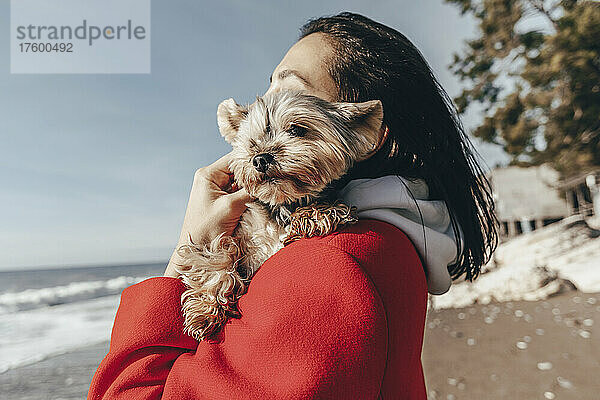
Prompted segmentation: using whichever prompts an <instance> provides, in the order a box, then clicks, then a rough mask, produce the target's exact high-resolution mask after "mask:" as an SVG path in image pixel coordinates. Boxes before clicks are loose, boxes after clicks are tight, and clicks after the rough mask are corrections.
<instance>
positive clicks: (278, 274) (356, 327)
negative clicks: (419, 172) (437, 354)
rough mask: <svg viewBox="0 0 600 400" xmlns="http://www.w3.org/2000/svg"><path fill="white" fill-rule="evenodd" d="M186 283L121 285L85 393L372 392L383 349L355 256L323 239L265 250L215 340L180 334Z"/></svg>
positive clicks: (383, 332)
mask: <svg viewBox="0 0 600 400" xmlns="http://www.w3.org/2000/svg"><path fill="white" fill-rule="evenodd" d="M182 291H183V285H182V284H181V283H180V282H179V281H177V280H175V279H168V278H155V279H151V280H147V281H144V282H142V283H140V284H137V285H134V286H132V287H131V288H129V289H127V290H126V291H125V292H124V293H123V295H122V300H121V306H120V307H119V311H118V313H117V318H116V320H115V326H114V329H113V334H112V340H111V347H110V352H109V354H108V355H107V356H106V358H105V359H104V361H103V362H102V364H101V366H100V368H99V369H98V372H97V373H96V375H95V377H94V380H93V382H92V387H91V389H90V394H89V398H91V399H100V398H105V399H159V398H162V399H375V398H377V397H378V395H379V390H380V386H381V382H382V379H383V373H384V369H385V363H386V354H387V327H386V321H385V313H384V310H383V305H382V303H381V299H380V298H379V296H378V295H377V292H376V290H375V288H374V287H373V285H372V283H371V281H370V280H369V279H368V277H367V276H366V274H365V273H364V271H363V270H362V269H361V267H360V266H359V265H358V262H357V261H356V260H355V259H354V258H353V257H352V256H350V255H348V254H347V253H345V252H344V251H342V250H340V249H338V248H336V247H334V246H332V245H329V244H327V243H326V241H323V240H319V239H318V238H317V239H316V240H302V241H298V242H295V243H293V244H291V245H289V246H287V247H286V248H285V249H283V250H282V251H280V252H279V253H277V254H276V255H275V256H273V257H271V259H269V260H268V261H267V262H266V263H265V264H264V265H263V266H262V267H261V269H260V270H259V271H258V273H257V274H256V276H255V277H254V278H253V280H252V283H251V285H250V289H249V291H248V293H247V294H246V295H245V296H244V297H242V299H241V300H240V308H241V311H242V315H243V316H242V318H241V319H239V320H237V319H236V320H231V321H230V322H229V323H228V324H227V326H226V328H225V330H224V331H223V333H222V335H221V336H220V338H219V339H218V340H215V341H212V342H200V343H198V342H194V341H193V339H191V338H190V337H187V336H185V335H183V334H182V333H181V324H182V318H181V311H180V307H179V295H180V294H181V292H182Z"/></svg>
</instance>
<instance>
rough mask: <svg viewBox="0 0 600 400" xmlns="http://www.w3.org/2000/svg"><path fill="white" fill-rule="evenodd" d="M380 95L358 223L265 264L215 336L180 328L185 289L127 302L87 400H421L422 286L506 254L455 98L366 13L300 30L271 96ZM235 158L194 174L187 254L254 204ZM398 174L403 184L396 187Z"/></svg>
mask: <svg viewBox="0 0 600 400" xmlns="http://www.w3.org/2000/svg"><path fill="white" fill-rule="evenodd" d="M285 89H295V90H303V91H306V92H308V93H310V94H313V95H315V96H319V97H321V98H324V99H326V100H329V101H346V102H362V101H367V100H371V99H380V100H381V101H382V103H383V108H384V114H385V116H384V125H385V126H386V127H387V128H388V135H387V137H384V139H383V140H382V141H381V143H380V145H379V150H378V151H377V152H376V153H375V154H374V155H373V156H372V157H370V158H369V159H368V160H365V161H363V162H361V163H359V164H358V165H356V166H355V167H354V168H353V169H352V170H351V171H350V172H349V173H348V176H347V179H345V180H344V184H346V183H348V181H350V182H349V183H348V184H347V185H346V186H345V187H343V188H342V187H340V196H341V197H343V198H344V200H345V201H346V202H348V203H352V204H355V205H357V207H358V209H359V212H360V213H359V217H361V220H360V221H359V223H358V224H356V225H353V226H350V227H348V228H345V229H343V230H342V231H340V232H337V233H334V234H332V235H329V236H327V237H316V238H311V239H302V240H299V241H297V242H295V243H293V244H290V245H289V246H287V247H285V248H284V249H282V250H281V251H279V252H278V253H277V254H275V255H274V256H273V257H271V258H270V259H269V260H268V261H267V262H266V263H265V264H264V265H263V266H262V267H261V269H260V270H259V271H258V273H257V274H256V275H255V277H254V278H253V280H252V283H251V285H250V288H249V290H248V293H247V294H246V295H244V296H243V297H242V299H241V300H240V304H239V306H240V309H241V311H242V317H241V319H235V320H231V321H230V322H229V323H228V324H227V325H226V327H225V329H224V330H223V332H222V335H221V336H220V337H219V338H218V340H213V341H210V342H200V343H198V342H196V341H195V340H194V339H192V338H191V337H189V336H186V335H184V334H183V333H182V316H181V306H180V296H181V294H182V292H183V291H184V286H183V284H182V283H181V281H180V280H178V279H176V278H177V273H176V272H175V268H174V263H173V261H171V262H170V263H169V265H168V266H167V269H166V271H165V277H162V278H152V279H149V280H146V281H144V282H141V283H139V284H137V285H134V286H132V287H130V288H128V289H126V290H125V291H124V292H123V295H122V298H121V305H120V307H119V311H118V313H117V317H116V320H115V325H114V328H113V333H112V339H111V346H110V351H109V353H108V355H107V356H106V358H105V359H104V360H103V362H102V364H101V365H100V367H99V369H98V371H97V372H96V375H95V376H94V380H93V382H92V385H91V388H90V392H89V398H90V399H100V398H106V399H134V398H135V399H150V398H153V399H154V398H163V399H184V398H185V399H316V398H323V399H346V398H348V399H376V398H386V399H397V398H402V399H425V398H426V390H425V384H424V379H423V372H422V368H421V359H420V357H421V347H422V340H423V329H424V322H425V314H426V308H427V307H426V303H427V291H428V289H429V291H430V292H431V293H438V294H439V293H443V292H444V291H446V290H447V289H448V286H449V284H450V278H453V279H457V278H459V277H463V276H464V277H465V278H466V279H474V278H476V277H477V275H478V273H479V269H480V267H481V265H483V264H484V263H485V262H486V261H487V259H488V258H489V256H490V254H491V252H492V251H493V249H494V246H495V244H496V231H495V220H494V217H493V202H492V200H491V197H490V193H489V188H488V185H487V182H486V181H485V178H484V177H483V175H482V173H481V170H480V168H479V166H478V165H477V163H476V162H475V159H474V156H473V153H472V150H471V147H470V144H469V141H468V139H467V137H466V135H465V133H464V131H463V129H462V127H461V125H460V122H459V121H458V119H457V117H456V115H455V113H454V110H453V107H452V105H451V102H450V101H449V99H448V97H447V95H446V93H445V92H444V91H443V89H442V88H441V87H440V85H439V84H438V82H437V81H436V79H435V78H434V77H433V74H432V72H431V70H430V69H429V67H428V66H427V63H426V62H425V60H424V59H423V57H422V56H421V55H420V53H419V52H418V50H417V49H416V48H415V47H414V46H413V45H412V44H411V43H410V41H409V40H408V39H407V38H405V37H404V36H403V35H402V34H400V33H398V32H396V31H395V30H393V29H391V28H389V27H386V26H384V25H381V24H379V23H377V22H374V21H372V20H370V19H368V18H365V17H363V16H360V15H357V14H351V13H342V14H339V15H336V16H333V17H325V18H319V19H316V20H313V21H310V22H308V23H307V24H306V25H305V26H304V27H303V28H302V34H301V38H300V40H299V41H298V42H297V43H296V44H294V46H292V48H291V49H290V50H289V51H288V53H287V54H286V55H285V57H284V58H283V60H282V61H281V63H280V64H279V65H278V66H277V67H276V68H275V71H274V72H273V75H272V76H271V84H270V87H269V91H277V90H285ZM227 165H228V156H224V157H223V158H221V159H220V160H218V161H217V162H215V163H214V164H212V165H210V166H208V167H206V168H203V169H200V170H198V172H197V173H196V176H195V178H194V184H193V187H192V192H191V195H190V201H189V204H188V209H187V212H186V216H185V220H184V224H183V228H182V233H181V236H180V242H179V244H180V245H182V244H186V243H189V241H192V242H194V243H199V242H202V241H205V240H210V239H211V238H214V237H215V236H217V235H218V234H220V233H221V232H226V233H227V234H231V233H232V232H233V230H234V228H235V226H236V224H237V222H238V219H239V217H240V215H241V214H242V213H243V211H244V210H245V208H246V206H245V203H246V202H248V201H250V200H251V199H250V198H249V196H248V195H247V193H246V192H245V191H244V190H243V189H240V190H238V191H236V192H231V193H227V192H226V191H225V188H227V187H229V186H230V181H231V176H230V172H229V171H228V169H227ZM400 177H402V178H400Z"/></svg>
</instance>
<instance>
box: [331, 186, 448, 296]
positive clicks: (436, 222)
mask: <svg viewBox="0 0 600 400" xmlns="http://www.w3.org/2000/svg"><path fill="white" fill-rule="evenodd" d="M340 197H341V199H343V201H344V203H345V204H348V205H351V206H356V208H357V209H358V218H359V219H363V218H371V219H376V220H380V221H384V222H387V223H389V224H392V225H394V226H396V227H397V228H399V229H400V230H402V231H403V232H404V233H405V234H406V235H407V236H408V237H409V238H410V240H411V241H412V243H413V244H414V245H415V248H416V249H417V252H418V253H419V255H420V257H421V261H422V262H423V267H424V268H425V274H426V276H427V288H428V291H429V293H431V294H444V293H446V292H447V291H448V289H450V285H451V284H452V279H451V278H450V274H449V272H448V268H447V267H448V265H449V264H452V263H454V262H455V260H456V256H457V253H456V247H457V246H456V243H457V239H456V236H455V235H454V231H453V229H452V222H451V220H450V213H449V212H448V207H447V206H446V203H445V202H444V201H443V200H429V188H428V187H427V184H426V183H425V182H424V181H423V180H408V179H405V178H402V177H399V176H396V175H389V176H384V177H381V178H375V179H356V180H353V181H350V182H349V183H348V184H347V185H346V186H345V187H344V188H343V189H342V190H341V191H340Z"/></svg>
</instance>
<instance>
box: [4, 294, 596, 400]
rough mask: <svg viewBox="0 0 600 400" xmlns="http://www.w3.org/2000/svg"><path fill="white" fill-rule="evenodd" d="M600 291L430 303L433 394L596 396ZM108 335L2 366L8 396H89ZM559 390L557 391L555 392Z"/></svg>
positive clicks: (15, 399) (425, 356)
mask: <svg viewBox="0 0 600 400" xmlns="http://www.w3.org/2000/svg"><path fill="white" fill-rule="evenodd" d="M599 324H600V293H583V292H580V291H571V292H567V293H561V294H559V295H556V296H553V297H551V298H548V299H546V300H538V301H510V302H502V303H498V302H491V303H489V304H485V305H484V304H474V305H471V306H467V307H463V308H453V309H441V310H429V311H428V315H427V321H426V325H425V337H424V344H423V352H422V361H423V370H424V374H425V381H426V384H427V390H428V393H429V395H428V399H430V400H438V399H444V400H459V399H473V400H480V399H486V400H496V399H498V400H500V399H507V398H514V399H521V398H522V399H549V400H552V399H561V400H562V399H573V400H576V399H577V400H581V399H592V398H595V396H596V394H597V393H598V392H600V381H598V380H597V379H596V375H597V374H595V371H597V370H598V368H600V335H599V334H598V325H599ZM108 346H109V343H108V342H103V343H100V344H96V345H91V346H86V347H83V348H80V349H77V350H75V351H72V352H69V353H64V354H60V355H56V356H52V357H49V358H47V359H45V360H43V361H40V362H36V363H33V364H29V365H26V366H22V367H18V368H15V369H10V370H8V371H6V372H4V373H1V374H0V393H3V396H5V397H3V399H6V400H45V399H59V398H60V399H62V400H67V399H68V400H71V399H73V400H74V399H82V398H85V396H86V395H87V392H88V388H89V385H90V382H91V379H92V376H93V374H94V372H95V371H96V369H97V367H98V364H99V363H100V361H101V360H102V358H103V357H104V355H105V354H106V353H107V351H108ZM552 396H554V397H552Z"/></svg>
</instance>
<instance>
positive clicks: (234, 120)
mask: <svg viewBox="0 0 600 400" xmlns="http://www.w3.org/2000/svg"><path fill="white" fill-rule="evenodd" d="M247 115H248V108H247V107H244V106H240V105H239V104H237V103H236V102H235V101H234V100H233V99H231V98H230V99H227V100H223V101H222V102H221V104H219V107H218V108H217V124H218V125H219V131H220V132H221V136H223V137H224V138H225V140H226V141H227V142H229V143H231V142H232V141H233V138H234V137H235V135H236V134H237V132H238V129H240V122H241V121H242V120H243V119H244V118H246V116H247Z"/></svg>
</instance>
